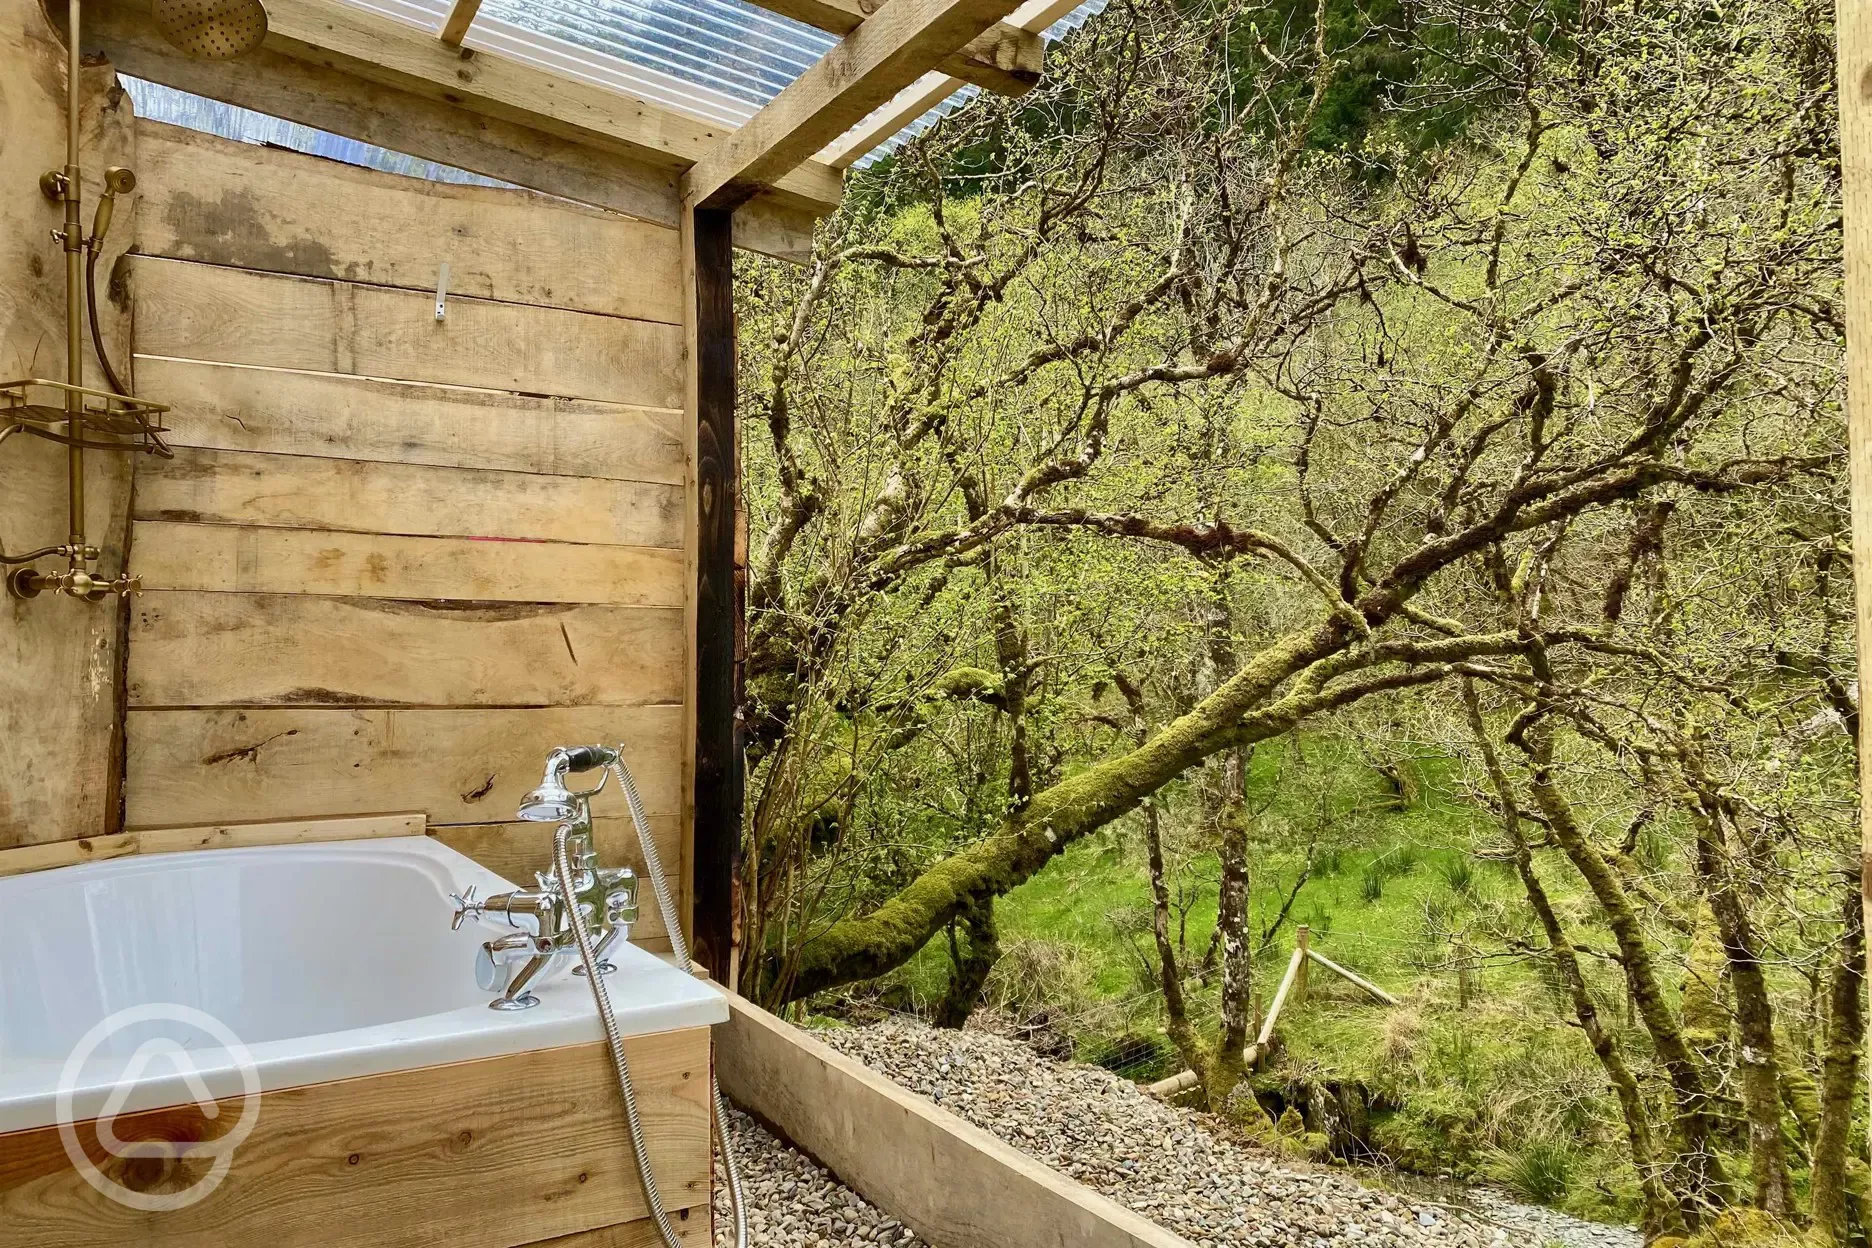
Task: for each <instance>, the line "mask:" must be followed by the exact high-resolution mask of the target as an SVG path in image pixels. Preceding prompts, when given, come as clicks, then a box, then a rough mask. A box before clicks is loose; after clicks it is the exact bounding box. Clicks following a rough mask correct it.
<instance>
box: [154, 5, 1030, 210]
mask: <svg viewBox="0 0 1872 1248" xmlns="http://www.w3.org/2000/svg"><path fill="white" fill-rule="evenodd" d="M120 2H121V0H120ZM1009 7H1011V6H1009ZM267 17H268V33H267V38H266V43H265V44H264V45H263V46H264V47H265V49H266V50H267V51H270V52H275V53H278V54H280V55H282V56H286V57H290V58H292V59H295V60H300V61H304V62H307V63H309V64H312V65H317V66H321V67H324V68H328V69H335V70H339V71H342V72H344V73H348V74H351V75H353V76H355V77H358V78H362V79H365V80H367V81H370V82H377V83H381V84H383V85H385V86H390V87H396V88H398V89H400V90H404V91H408V92H411V93H412V94H416V95H420V96H423V97H425V98H428V99H433V100H438V101H441V102H443V103H446V104H451V105H455V106H457V107H460V108H463V109H466V110H468V111H469V112H474V113H479V114H481V115H482V116H486V117H493V118H496V119H498V120H501V121H507V122H512V123H515V124H518V125H521V126H527V127H530V128H532V129H535V130H539V131H541V132H543V133H546V134H551V135H556V136H559V137H562V138H566V139H570V140H572V141H574V142H578V143H583V144H586V145H589V146H592V147H596V148H598V149H600V150H604V151H611V152H615V153H617V154H619V155H623V156H628V157H631V158H633V159H635V160H640V161H643V162H645V163H646V164H650V165H654V166H657V167H660V168H665V169H670V170H672V171H680V170H683V169H686V168H688V167H689V166H690V165H693V164H694V163H696V162H697V161H699V160H701V159H702V158H703V157H705V156H707V155H709V154H710V153H712V152H714V151H715V150H716V149H717V147H718V146H719V144H720V143H721V142H722V141H723V140H724V139H725V138H727V137H729V136H732V135H734V134H737V133H739V132H738V131H733V130H729V129H728V128H726V127H723V126H716V125H711V124H710V123H708V122H706V121H702V120H700V119H698V118H695V117H691V116H688V115H687V114H683V113H677V112H673V111H671V110H669V109H665V108H659V107H658V106H656V105H654V104H651V103H648V102H646V101H644V100H640V99H637V98H635V97H633V96H629V95H625V94H624V93H622V92H619V91H613V90H610V89H608V88H605V87H600V86H595V85H593V84H590V83H584V82H578V81H576V80H574V79H570V78H564V77H561V76H559V75H557V74H554V73H552V72H550V71H548V70H544V69H540V68H537V67H535V66H532V65H527V64H524V63H522V62H520V61H512V60H508V59H506V58H504V57H500V56H496V55H493V54H490V53H486V52H471V51H467V50H464V49H454V48H450V47H448V46H446V45H444V44H443V43H442V42H441V41H440V40H438V39H437V38H436V36H435V34H434V33H433V32H427V31H423V30H419V29H417V28H416V27H414V26H410V25H406V24H405V23H403V22H399V21H396V20H395V19H393V18H388V17H384V16H381V15H380V14H377V13H373V12H371V11H370V10H368V9H364V8H360V7H358V6H357V5H353V4H342V3H332V0H268V3H267ZM808 155H810V153H808ZM770 185H771V187H772V189H773V191H774V195H775V199H776V201H777V202H779V203H781V204H784V205H786V206H788V207H792V208H799V209H803V210H806V211H809V212H813V213H817V214H820V215H825V214H828V213H831V212H834V211H836V210H837V208H838V204H839V198H840V196H841V195H842V193H843V185H842V180H841V178H840V175H839V172H838V171H837V170H835V169H832V168H830V167H828V166H826V165H823V164H820V163H818V162H816V161H808V162H804V163H796V164H795V165H793V166H791V167H790V168H789V171H788V172H787V173H786V175H785V176H784V177H782V178H780V179H778V180H776V181H774V182H772V183H770Z"/></svg>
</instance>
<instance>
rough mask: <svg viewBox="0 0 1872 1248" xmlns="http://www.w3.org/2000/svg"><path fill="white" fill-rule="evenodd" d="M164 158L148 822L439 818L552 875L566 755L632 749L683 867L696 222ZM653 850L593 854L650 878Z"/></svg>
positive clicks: (142, 325) (136, 768) (226, 160)
mask: <svg viewBox="0 0 1872 1248" xmlns="http://www.w3.org/2000/svg"><path fill="white" fill-rule="evenodd" d="M138 143H139V148H140V159H141V160H142V162H143V168H142V171H141V172H142V175H143V185H142V202H141V204H140V205H139V210H138V212H139V234H138V242H139V248H140V251H141V253H142V254H141V255H139V256H137V257H135V258H134V259H133V261H132V262H131V264H130V266H129V267H130V290H131V298H132V304H133V315H134V320H135V348H136V376H137V387H138V389H139V391H140V392H142V393H144V394H146V395H148V396H149V397H151V398H155V399H160V400H162V401H165V402H169V403H172V404H174V405H175V411H174V414H173V416H172V417H171V419H170V424H171V425H172V426H173V429H174V432H173V434H172V435H171V441H172V442H173V443H174V445H175V446H176V455H175V458H174V459H171V460H166V461H165V460H147V461H144V462H142V463H141V464H139V467H138V471H137V476H136V482H135V496H134V503H133V509H132V516H133V523H132V526H131V547H132V563H133V566H134V567H135V568H136V570H137V571H139V572H140V573H141V574H142V576H143V578H144V584H145V586H146V587H147V588H148V591H149V592H148V593H147V594H146V595H145V596H144V597H143V598H141V599H138V600H137V601H136V602H135V603H134V604H133V606H132V609H131V615H130V622H129V661H128V700H129V710H128V716H127V727H126V738H127V743H128V745H127V769H126V779H125V796H126V823H127V826H128V827H129V828H131V829H135V828H142V827H156V826H173V825H178V824H190V823H206V822H233V821H260V820H268V819H282V818H310V817H323V816H336V815H350V814H364V813H374V812H382V811H389V810H421V811H423V812H425V813H426V815H427V817H428V821H429V826H430V829H431V831H432V833H434V834H435V835H438V836H440V837H441V838H442V839H443V840H445V841H447V842H450V843H452V844H455V845H457V846H458V847H461V848H462V849H464V851H466V852H469V853H471V854H473V855H474V856H475V857H477V858H479V859H481V860H482V861H484V862H486V863H487V864H488V865H490V866H491V867H494V869H496V870H499V871H502V872H503V873H506V874H508V875H509V876H510V877H511V876H513V875H515V874H518V875H519V876H520V877H521V878H522V879H524V878H527V877H528V876H529V875H530V872H531V870H532V869H534V868H536V867H539V868H543V867H545V866H546V865H547V862H546V852H545V850H546V845H547V843H548V840H549V837H550V828H547V829H540V828H538V827H535V826H531V825H525V824H518V823H516V822H515V821H514V820H513V812H514V810H515V807H516V805H517V803H518V801H519V799H520V797H521V795H522V794H524V793H525V792H526V791H527V790H528V789H530V788H532V787H533V786H534V785H535V784H537V783H538V778H539V774H540V766H541V763H542V761H543V759H544V757H545V754H546V751H547V750H548V749H550V748H551V747H552V746H554V745H559V744H567V743H577V742H585V741H612V742H615V741H619V740H622V742H623V743H624V745H625V748H626V750H627V753H628V757H629V760H630V763H631V766H632V770H633V772H634V773H635V774H636V776H637V779H638V784H639V787H640V789H641V790H642V793H643V797H644V801H645V803H646V805H647V807H648V808H649V810H650V813H651V814H652V816H653V821H654V823H655V826H656V829H657V832H658V837H659V849H660V851H661V856H662V858H663V861H664V862H665V863H666V864H667V865H668V867H669V868H670V869H671V870H672V871H673V872H674V871H679V870H682V868H683V867H684V866H685V865H686V862H687V852H686V846H685V845H684V844H683V841H684V839H685V838H684V836H683V832H682V819H681V814H682V792H681V790H682V751H683V740H682V728H683V696H684V693H683V690H684V679H683V672H684V669H685V656H686V652H687V642H686V636H685V630H684V617H683V604H684V598H685V585H686V582H685V572H684V558H683V541H684V531H683V530H684V496H683V491H684V481H685V474H686V463H685V452H684V443H683V425H684V416H683V413H682V410H681V408H682V403H683V391H684V380H683V358H684V357H683V329H682V325H681V319H682V317H681V306H680V302H679V296H678V292H679V289H680V285H679V283H680V272H681V266H680V260H679V251H678V245H677V242H678V240H677V233H676V231H674V230H670V229H665V228H663V227H660V226H656V225H649V224H645V223H642V222H639V221H634V220H631V219H629V218H625V217H620V216H617V215H615V214H610V213H605V212H601V211H598V210H596V209H588V208H583V207H579V206H576V205H571V204H567V203H564V202H562V201H556V200H551V199H548V198H546V197H544V196H539V195H534V194H532V193H530V192H524V191H510V190H501V189H493V188H486V187H470V186H453V185H446V184H441V183H431V182H422V181H418V180H415V179H408V178H402V177H398V176H396V175H392V174H384V173H378V172H374V171H369V170H363V169H356V168H352V167H350V166H346V165H340V164H336V163H333V162H327V161H322V160H318V159H316V158H313V157H309V156H304V155H300V154H298V153H292V152H284V151H278V150H271V149H264V148H257V147H253V146H249V145H242V144H236V143H232V142H229V141H226V140H222V139H218V138H214V137H211V136H207V135H201V134H197V133H193V132H189V131H183V130H178V129H175V128H172V127H168V126H163V125H160V124H156V123H150V122H139V123H138ZM443 261H446V262H447V263H448V265H449V280H448V287H449V292H450V293H449V296H448V301H447V309H448V311H447V318H446V319H445V320H443V321H437V320H436V319H435V316H434V304H435V286H436V279H437V271H438V267H439V265H440V264H441V262H443ZM611 800H613V799H612V798H611V796H610V795H607V797H606V798H603V799H600V802H601V804H602V803H605V802H609V801H611ZM622 812H623V807H622V803H621V802H618V803H617V805H616V806H615V808H611V809H609V810H607V812H606V813H607V814H610V815H621V814H622ZM627 828H628V821H627V820H624V819H621V818H615V817H608V818H605V819H603V820H602V821H601V841H603V842H604V844H603V845H602V846H601V848H602V849H604V851H605V852H606V855H607V857H609V858H611V859H612V860H619V859H620V858H621V859H622V860H625V861H633V862H637V861H639V858H638V855H637V853H636V851H635V848H634V844H632V842H633V841H634V838H633V837H631V836H630V835H628V833H627ZM685 874H686V873H685ZM646 896H647V894H646ZM652 910H654V906H646V908H645V917H646V919H648V920H650V922H648V923H647V924H646V925H645V927H644V928H643V929H640V931H642V932H643V934H645V935H646V936H651V937H655V936H658V935H660V934H661V924H660V922H658V921H655V920H654V919H652V918H651V915H650V911H652Z"/></svg>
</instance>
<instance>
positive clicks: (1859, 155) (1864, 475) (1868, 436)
mask: <svg viewBox="0 0 1872 1248" xmlns="http://www.w3.org/2000/svg"><path fill="white" fill-rule="evenodd" d="M1834 20H1835V21H1836V22H1837V24H1838V25H1837V32H1838V39H1839V114H1840V183H1841V191H1842V195H1843V199H1844V225H1845V229H1844V244H1845V250H1846V300H1845V303H1846V309H1845V310H1846V437H1847V445H1848V447H1849V453H1848V462H1849V464H1850V471H1851V477H1852V546H1853V583H1854V587H1855V597H1856V601H1857V607H1858V610H1857V615H1858V620H1859V681H1860V685H1859V687H1860V689H1861V690H1863V689H1864V688H1865V682H1866V678H1867V674H1868V673H1872V5H1867V4H1865V3H1863V2H1861V0H1854V2H1852V3H1846V4H1841V5H1840V6H1839V8H1838V10H1837V12H1836V15H1835V18H1834ZM1864 696H1865V695H1864V694H1863V693H1861V694H1860V698H1861V701H1862V702H1863V700H1864ZM1859 837H1860V877H1859V878H1860V888H1861V890H1862V895H1863V896H1864V898H1865V902H1864V905H1865V908H1866V913H1867V918H1868V919H1872V749H1868V748H1867V743H1865V742H1864V741H1861V743H1860V747H1859ZM1868 1077H1869V1078H1872V1068H1868Z"/></svg>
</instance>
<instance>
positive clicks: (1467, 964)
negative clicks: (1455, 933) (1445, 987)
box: [1455, 936, 1476, 1010]
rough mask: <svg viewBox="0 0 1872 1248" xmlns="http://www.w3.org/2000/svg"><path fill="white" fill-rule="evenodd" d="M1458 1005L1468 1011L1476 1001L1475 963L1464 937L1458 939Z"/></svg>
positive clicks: (1456, 947)
mask: <svg viewBox="0 0 1872 1248" xmlns="http://www.w3.org/2000/svg"><path fill="white" fill-rule="evenodd" d="M1455 949H1456V1004H1457V1005H1458V1006H1460V1007H1461V1008H1462V1009H1465V1010H1466V1009H1468V1008H1469V1003H1470V1002H1471V1001H1474V1000H1475V996H1476V990H1475V963H1474V962H1473V961H1472V960H1471V954H1470V950H1469V942H1468V941H1466V940H1464V939H1463V938H1462V937H1460V936H1459V937H1457V938H1456V945H1455Z"/></svg>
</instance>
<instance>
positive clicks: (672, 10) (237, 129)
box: [124, 0, 1108, 185]
mask: <svg viewBox="0 0 1872 1248" xmlns="http://www.w3.org/2000/svg"><path fill="white" fill-rule="evenodd" d="M346 2H347V3H352V4H356V5H357V6H358V7H359V8H363V9H368V10H370V11H372V12H375V13H379V14H382V15H384V16H386V17H390V18H393V19H395V20H397V21H400V22H404V23H406V24H408V25H410V26H413V27H415V28H417V29H419V30H423V31H428V32H431V33H433V32H436V31H439V30H440V29H441V28H442V22H443V20H444V19H445V18H446V17H447V16H448V12H449V9H450V7H451V0H346ZM1051 3H1052V0H1028V3H1027V4H1025V5H1023V6H1021V8H1020V9H1017V10H1016V11H1015V12H1014V14H1012V15H1011V17H1010V19H1009V20H1010V21H1013V22H1015V23H1016V24H1025V22H1024V18H1025V16H1026V14H1028V13H1030V12H1033V13H1038V12H1040V11H1043V10H1044V9H1045V8H1046V7H1047V6H1048V5H1050V4H1051ZM1107 3H1108V0H1086V2H1085V3H1083V4H1081V5H1080V6H1079V7H1078V8H1076V9H1074V10H1073V11H1072V12H1070V13H1068V14H1067V15H1066V16H1065V17H1062V18H1060V19H1059V20H1058V21H1057V22H1055V23H1054V24H1053V26H1052V27H1051V28H1049V29H1048V30H1047V31H1046V37H1047V38H1048V39H1049V40H1051V39H1057V38H1059V37H1061V36H1062V35H1064V34H1066V33H1067V32H1069V31H1071V30H1074V29H1076V28H1077V27H1079V26H1080V25H1082V24H1084V23H1085V21H1086V20H1087V19H1088V18H1090V17H1092V16H1093V15H1094V14H1096V13H1098V12H1100V11H1101V10H1102V9H1104V7H1105V5H1106V4H1107ZM1053 11H1054V12H1057V11H1058V10H1057V8H1055V9H1054V10H1053ZM837 42H838V40H837V38H836V37H835V36H833V35H829V34H827V33H825V32H824V31H820V30H815V29H813V28H812V27H810V26H806V25H804V24H802V23H800V22H796V21H794V20H792V19H791V18H787V17H781V16H780V15H778V14H775V13H769V12H767V11H766V10H765V9H761V8H758V7H756V6H754V5H752V4H749V3H747V2H746V0H485V2H484V4H483V6H482V8H481V10H480V13H479V14H478V16H477V17H476V19H475V22H474V24H473V25H472V26H471V27H469V30H468V35H467V37H466V39H464V40H463V43H464V44H465V46H467V47H469V48H472V49H475V50H478V51H485V52H488V53H491V54H493V55H497V56H504V57H508V58H511V59H513V60H518V61H523V62H526V63H528V64H531V65H536V66H538V67H540V68H541V69H545V70H548V71H550V72H552V73H555V74H559V75H561V76H564V77H566V78H570V79H575V80H577V81H581V82H587V83H591V84H593V85H596V86H600V87H604V88H607V89H609V90H614V91H619V92H622V93H624V94H626V95H630V96H634V97H636V98H637V99H641V100H644V101H645V102H647V103H650V104H655V105H658V106H659V107H663V108H669V109H673V110H676V111H680V112H684V113H688V114H689V115H690V116H693V117H697V118H699V119H701V120H703V121H705V122H708V123H709V124H711V125H720V126H729V127H734V126H739V125H741V124H742V123H743V122H745V121H746V120H747V119H748V118H749V117H751V116H753V115H754V113H755V112H756V111H758V110H759V109H760V108H761V106H763V105H765V104H766V103H767V102H768V101H770V100H772V99H773V98H774V97H775V96H776V95H778V94H780V92H781V91H782V90H784V89H785V88H786V87H787V86H788V85H789V84H790V83H792V82H793V80H794V79H796V78H798V77H799V75H800V74H802V73H804V72H805V71H806V69H807V68H808V67H810V66H811V65H812V64H813V63H814V62H815V61H817V60H818V59H819V58H820V57H821V56H823V55H824V54H825V52H826V50H827V49H828V48H830V47H832V46H833V45H834V44H835V43H837ZM124 82H125V85H126V86H127V87H128V88H129V89H130V91H131V95H132V97H133V98H134V99H135V101H136V106H137V112H138V114H139V115H140V116H145V117H150V118H153V119H155V120H159V121H168V122H173V123H174V124H177V125H184V126H189V127H192V128H194V129H199V130H207V131H209V132H211V133H215V134H220V135H223V136H225V137H228V138H236V139H244V140H246V141H248V142H258V143H273V144H276V145H278V146H282V147H290V148H293V149H295V150H297V151H303V152H311V153H313V154H315V155H320V156H329V157H332V158H333V159H337V160H344V161H347V162H349V163H352V164H360V165H367V166H369V167H372V168H377V169H386V170H389V171H391V172H396V173H409V174H412V175H413V176H416V177H427V178H432V179H434V180H437V181H450V182H487V183H489V184H491V185H500V183H494V182H492V181H491V180H490V179H486V178H481V177H479V176H478V175H475V174H471V173H465V172H463V171H461V170H459V169H449V168H447V167H446V166H442V165H436V164H433V163H431V162H429V161H421V160H417V159H415V158H414V157H410V156H405V155H402V154H401V153H397V152H389V151H386V150H384V149H383V148H377V147H372V146H371V145H369V144H366V143H358V142H355V141H354V140H351V139H345V138H342V137H340V136H338V135H334V134H326V133H324V132H322V131H318V130H313V129H311V128H310V127H307V126H299V125H295V124H293V123H291V122H287V121H282V120H281V119H279V118H277V117H268V116H266V115H265V114H262V113H254V112H249V111H248V110H246V109H241V108H234V107H232V106H231V105H226V104H220V103H217V102H215V101H212V100H206V99H203V98H201V97H199V96H194V95H190V94H189V93H187V92H184V91H175V90H172V89H171V88H168V87H162V86H158V85H157V84H155V83H149V82H141V81H139V80H136V79H131V78H125V79H124ZM976 92H977V88H975V87H972V86H965V87H963V88H961V89H960V90H958V91H957V92H955V93H954V94H953V95H951V96H950V97H949V98H948V99H946V100H944V101H943V102H942V103H941V104H938V105H937V106H936V107H934V108H932V109H931V110H930V111H929V112H927V113H925V114H924V115H923V116H922V117H919V118H918V119H917V120H916V121H914V122H911V123H910V124H909V126H907V127H906V128H905V129H904V130H903V131H902V132H901V133H900V134H899V135H897V136H896V137H895V138H892V139H890V140H887V141H886V142H885V143H883V144H882V145H880V146H879V147H877V148H876V149H875V150H874V151H873V152H872V153H871V154H870V155H868V156H866V157H864V158H862V159H861V160H859V161H858V162H856V163H858V164H859V165H860V166H862V165H865V164H869V163H870V162H871V161H874V160H876V159H878V158H880V157H882V156H884V155H886V154H888V153H890V152H893V151H895V150H896V149H897V148H898V147H899V146H901V145H902V144H903V143H904V142H905V141H907V140H908V139H909V138H911V137H913V136H915V135H918V134H921V133H923V132H924V131H925V130H927V129H929V128H930V127H931V126H933V125H935V124H936V123H937V122H938V121H940V120H941V119H942V118H943V117H945V116H947V115H948V114H949V113H950V112H953V111H954V110H955V109H957V108H959V107H961V106H962V105H963V104H966V103H967V102H968V101H969V100H971V99H973V98H974V96H975V94H976Z"/></svg>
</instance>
